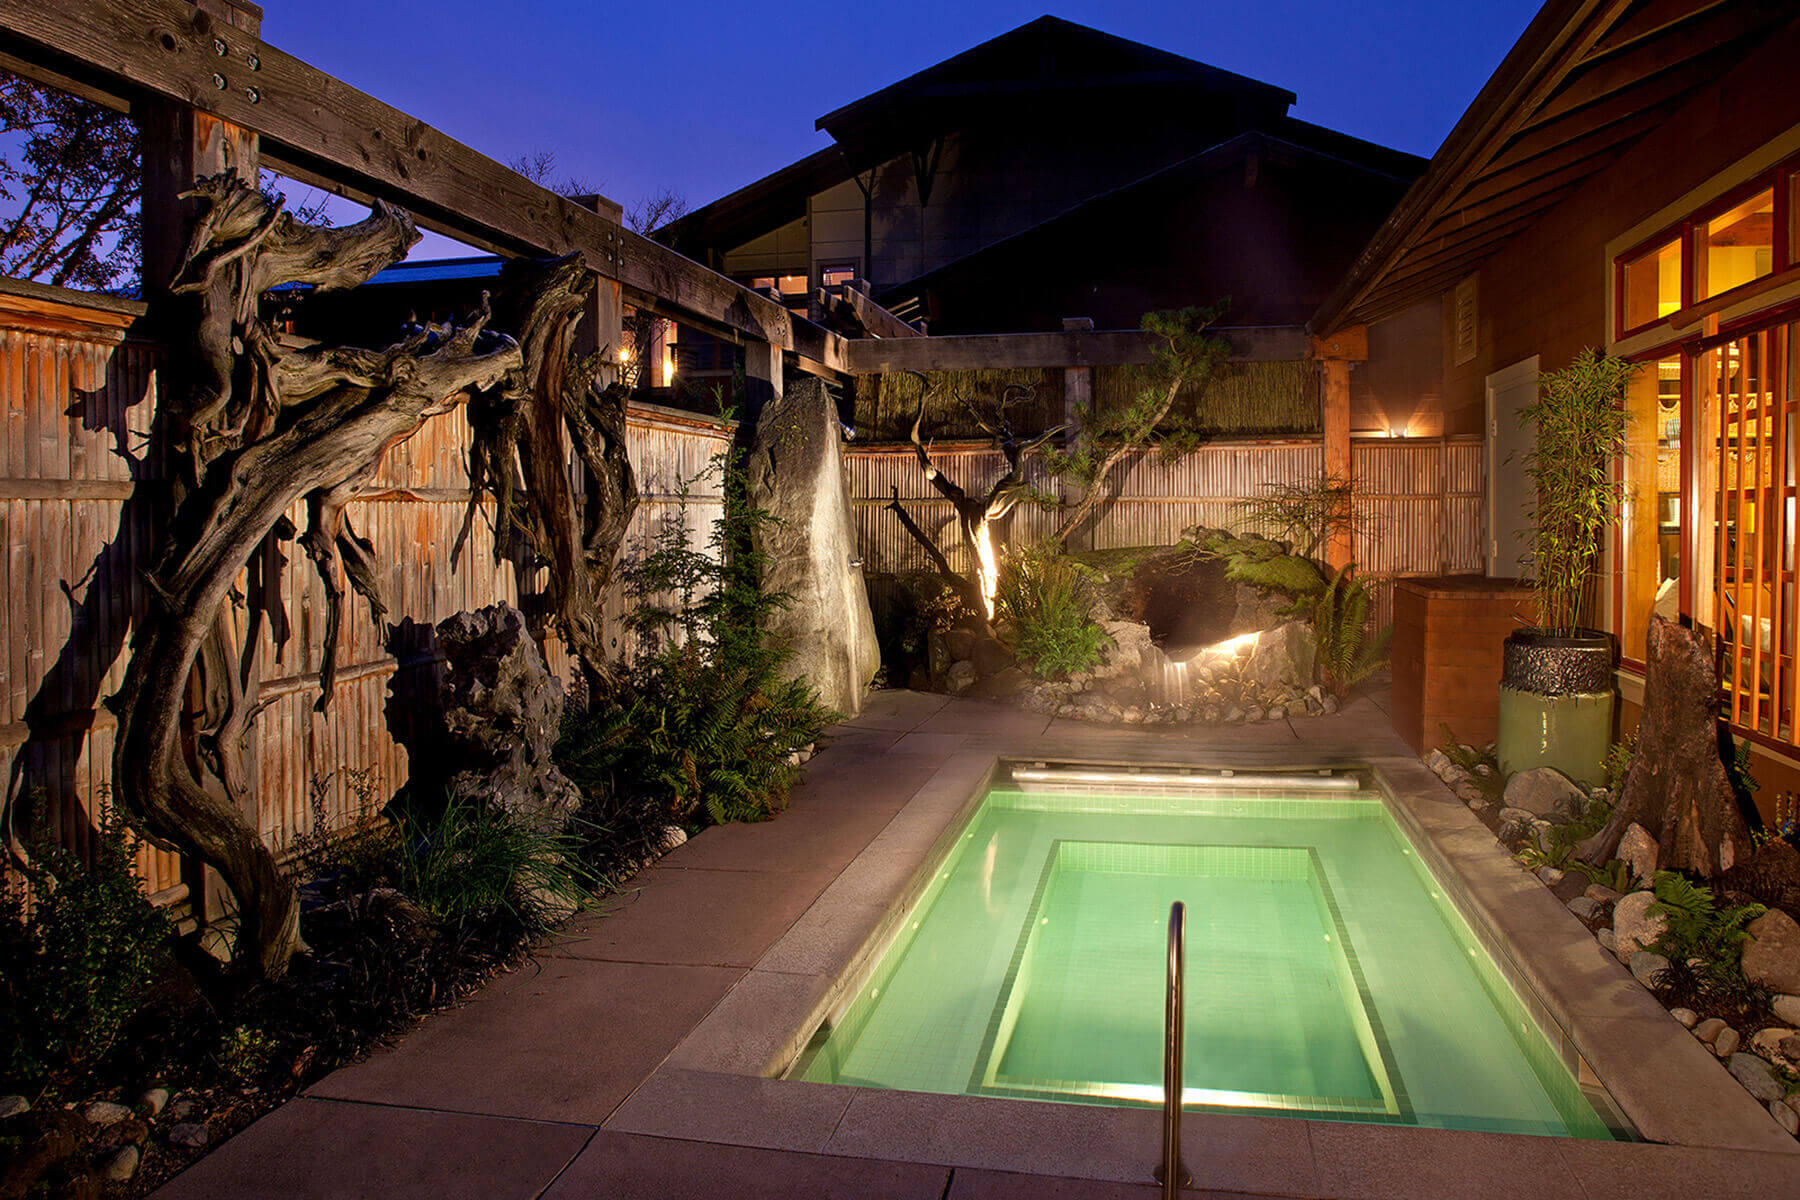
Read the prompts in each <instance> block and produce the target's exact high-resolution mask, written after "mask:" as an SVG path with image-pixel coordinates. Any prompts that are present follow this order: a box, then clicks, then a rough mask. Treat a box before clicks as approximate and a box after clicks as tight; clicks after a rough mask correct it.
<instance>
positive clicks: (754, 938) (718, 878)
mask: <svg viewBox="0 0 1800 1200" xmlns="http://www.w3.org/2000/svg"><path fill="white" fill-rule="evenodd" d="M840 869H841V868H840V867H829V866H828V867H825V868H823V869H816V870H813V871H808V872H800V871H705V870H697V869H687V868H683V867H671V866H664V865H662V864H660V863H659V864H658V865H656V866H654V867H651V868H650V869H649V870H647V871H645V872H644V873H643V874H641V875H639V876H638V877H637V880H636V881H635V882H634V884H633V885H632V888H631V889H630V891H629V892H628V893H626V894H623V895H621V896H620V897H619V898H618V903H617V905H616V906H614V907H611V908H609V909H608V910H607V911H606V912H605V913H603V914H591V915H587V916H583V917H579V918H577V919H576V920H574V921H571V922H570V928H569V931H568V933H567V935H566V936H564V937H562V938H559V939H558V940H557V942H556V944H555V946H554V948H553V949H552V950H550V951H549V953H551V954H554V955H558V956H562V957H568V958H585V959H594V960H605V961H608V962H641V963H678V964H684V965H688V966H711V967H749V966H751V965H752V964H754V963H755V962H756V960H757V959H759V958H761V957H762V955H763V951H765V950H767V949H768V948H769V947H770V946H772V945H774V943H775V940H776V939H777V938H779V937H780V936H781V935H782V934H784V933H786V932H787V930H788V927H789V926H791V925H792V924H793V923H794V921H795V920H796V919H797V918H798V917H799V916H800V914H801V913H803V912H805V911H806V910H807V908H808V907H809V906H810V905H811V904H812V902H813V901H814V900H816V899H818V897H819V893H820V892H822V891H824V890H825V886H826V885H827V884H829V883H830V882H831V881H832V880H833V879H835V878H836V877H837V874H838V871H839V870H840Z"/></svg>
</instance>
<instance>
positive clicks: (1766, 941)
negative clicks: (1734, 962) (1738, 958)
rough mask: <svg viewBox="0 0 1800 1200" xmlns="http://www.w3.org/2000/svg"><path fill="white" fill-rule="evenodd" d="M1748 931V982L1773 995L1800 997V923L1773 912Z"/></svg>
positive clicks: (1745, 967)
mask: <svg viewBox="0 0 1800 1200" xmlns="http://www.w3.org/2000/svg"><path fill="white" fill-rule="evenodd" d="M1745 928H1746V930H1747V932H1748V933H1749V934H1750V940H1748V941H1746V942H1745V943H1744V959H1743V965H1744V978H1745V979H1748V980H1749V981H1750V982H1751V983H1753V984H1755V985H1756V986H1758V987H1761V988H1767V989H1768V990H1769V991H1771V992H1780V993H1783V994H1785V995H1795V994H1800V923H1796V922H1795V920H1794V918H1792V917H1790V916H1788V915H1787V914H1786V913H1784V912H1782V911H1781V910H1780V909H1779V908H1771V909H1770V910H1769V911H1768V912H1766V913H1764V914H1763V915H1762V916H1760V917H1758V918H1756V920H1754V921H1752V922H1750V924H1749V925H1748V926H1746V927H1745Z"/></svg>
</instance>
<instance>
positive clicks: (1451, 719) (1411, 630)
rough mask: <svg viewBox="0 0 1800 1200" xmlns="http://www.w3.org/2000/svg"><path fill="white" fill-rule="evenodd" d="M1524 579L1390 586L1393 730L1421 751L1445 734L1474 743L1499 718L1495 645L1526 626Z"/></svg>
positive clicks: (1447, 578) (1448, 578) (1529, 608)
mask: <svg viewBox="0 0 1800 1200" xmlns="http://www.w3.org/2000/svg"><path fill="white" fill-rule="evenodd" d="M1536 613H1537V604H1536V601H1535V600H1534V599H1533V597H1532V593H1531V588H1530V586H1529V585H1528V584H1524V583H1521V582H1520V581H1518V580H1516V579H1490V578H1488V577H1487V576H1485V575H1442V576H1435V577H1430V578H1420V579H1401V580H1397V581H1396V582H1395V584H1394V643H1393V649H1392V652H1391V660H1392V669H1393V679H1394V709H1393V718H1394V728H1395V729H1396V730H1398V731H1399V733H1400V736H1401V737H1403V738H1405V739H1406V741H1407V744H1408V745H1410V746H1412V748H1413V749H1414V750H1417V751H1418V752H1419V753H1421V754H1423V753H1425V751H1427V750H1429V749H1430V748H1431V747H1433V746H1436V745H1438V744H1439V743H1440V742H1441V741H1442V740H1443V732H1442V730H1441V729H1440V728H1439V726H1440V725H1448V726H1450V729H1451V731H1452V732H1454V733H1455V734H1456V739H1457V740H1458V741H1461V742H1468V743H1469V744H1471V745H1475V746H1479V745H1482V744H1484V743H1486V742H1491V741H1493V740H1494V730H1495V726H1496V723H1497V722H1498V719H1499V702H1500V657H1501V651H1500V648H1501V645H1502V643H1504V642H1505V641H1506V635H1507V634H1509V633H1511V632H1512V631H1513V630H1514V629H1516V628H1518V627H1519V626H1520V625H1529V624H1531V622H1532V620H1533V619H1534V617H1535V616H1536Z"/></svg>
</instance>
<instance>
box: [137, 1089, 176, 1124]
mask: <svg viewBox="0 0 1800 1200" xmlns="http://www.w3.org/2000/svg"><path fill="white" fill-rule="evenodd" d="M168 1106H169V1089H168V1088H166V1087H153V1088H150V1089H149V1090H148V1091H146V1092H145V1093H144V1094H143V1095H141V1096H139V1097H138V1108H139V1109H140V1110H141V1111H142V1112H143V1113H144V1115H145V1116H147V1117H151V1118H155V1117H160V1116H161V1115H162V1110H163V1109H165V1108H167V1107H168Z"/></svg>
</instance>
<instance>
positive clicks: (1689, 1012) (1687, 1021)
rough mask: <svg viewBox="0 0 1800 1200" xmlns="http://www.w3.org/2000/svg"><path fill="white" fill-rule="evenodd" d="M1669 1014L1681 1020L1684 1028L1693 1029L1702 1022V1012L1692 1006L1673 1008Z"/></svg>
mask: <svg viewBox="0 0 1800 1200" xmlns="http://www.w3.org/2000/svg"><path fill="white" fill-rule="evenodd" d="M1669 1015H1670V1016H1671V1017H1674V1018H1675V1019H1676V1020H1677V1021H1679V1022H1681V1025H1682V1027H1683V1028H1684V1029H1692V1028H1693V1027H1694V1026H1696V1025H1698V1024H1699V1023H1700V1014H1699V1013H1697V1012H1695V1011H1694V1010H1693V1009H1691V1008H1671V1009H1670V1010H1669Z"/></svg>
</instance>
